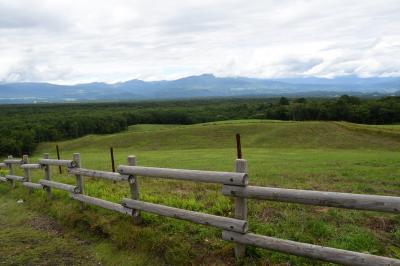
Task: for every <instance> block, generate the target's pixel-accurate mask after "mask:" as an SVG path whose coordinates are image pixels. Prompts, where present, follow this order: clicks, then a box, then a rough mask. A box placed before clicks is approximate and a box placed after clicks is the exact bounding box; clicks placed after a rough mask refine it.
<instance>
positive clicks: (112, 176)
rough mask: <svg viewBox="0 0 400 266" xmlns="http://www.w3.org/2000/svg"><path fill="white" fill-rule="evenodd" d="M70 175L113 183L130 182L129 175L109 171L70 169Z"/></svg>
mask: <svg viewBox="0 0 400 266" xmlns="http://www.w3.org/2000/svg"><path fill="white" fill-rule="evenodd" d="M68 173H69V174H75V175H82V176H87V177H95V178H102V179H108V180H111V181H128V178H129V176H128V175H121V174H119V173H113V172H107V171H99V170H93V169H85V168H69V169H68Z"/></svg>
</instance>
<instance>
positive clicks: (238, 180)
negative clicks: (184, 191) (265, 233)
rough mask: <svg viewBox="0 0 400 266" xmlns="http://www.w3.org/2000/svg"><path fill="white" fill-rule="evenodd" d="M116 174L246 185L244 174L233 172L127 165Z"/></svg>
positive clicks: (122, 166) (121, 167) (120, 167)
mask: <svg viewBox="0 0 400 266" xmlns="http://www.w3.org/2000/svg"><path fill="white" fill-rule="evenodd" d="M118 172H119V173H121V174H126V175H138V176H149V177H160V178H171V179H179V180H189V181H195V182H205V183H220V184H231V185H237V186H244V185H246V184H247V183H248V181H247V174H246V173H235V172H214V171H200V170H185V169H170V168H156V167H143V166H127V165H120V166H119V167H118Z"/></svg>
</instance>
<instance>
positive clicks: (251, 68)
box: [0, 0, 400, 83]
mask: <svg viewBox="0 0 400 266" xmlns="http://www.w3.org/2000/svg"><path fill="white" fill-rule="evenodd" d="M398 14H400V2H399V1H398V0H386V1H385V3H384V4H382V2H380V1H376V0H365V1H355V0H354V1H344V0H326V1H317V0H308V1H306V0H304V1H289V0H284V1H278V0H254V1H244V0H203V1H183V0H170V1H140V0H138V1H130V0H116V1H113V2H112V4H111V3H110V1H106V0H96V1H95V0H82V1H79V2H78V1H67V0H58V1H54V0H40V1H39V0H20V1H15V0H0V81H50V82H57V83H76V82H89V81H107V82H114V81H121V80H127V79H131V78H141V79H146V80H152V79H173V78H178V77H182V76H185V75H192V74H201V73H211V72H212V73H215V74H217V75H221V76H236V75H242V76H253V77H265V78H271V77H288V76H311V75H314V76H326V77H332V76H337V75H359V76H399V75H400V32H399V30H398V29H399V28H400V16H398Z"/></svg>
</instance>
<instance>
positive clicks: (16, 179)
mask: <svg viewBox="0 0 400 266" xmlns="http://www.w3.org/2000/svg"><path fill="white" fill-rule="evenodd" d="M6 178H7V179H8V180H13V181H25V177H23V176H19V175H6Z"/></svg>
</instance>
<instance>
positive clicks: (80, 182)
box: [73, 153, 85, 210]
mask: <svg viewBox="0 0 400 266" xmlns="http://www.w3.org/2000/svg"><path fill="white" fill-rule="evenodd" d="M73 160H74V162H75V165H76V167H77V168H80V167H81V154H80V153H74V156H73ZM75 177H76V186H77V187H78V188H79V194H83V193H84V187H83V177H82V175H80V174H76V175H75ZM84 207H85V204H84V203H83V202H81V210H82V209H83V208H84Z"/></svg>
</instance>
